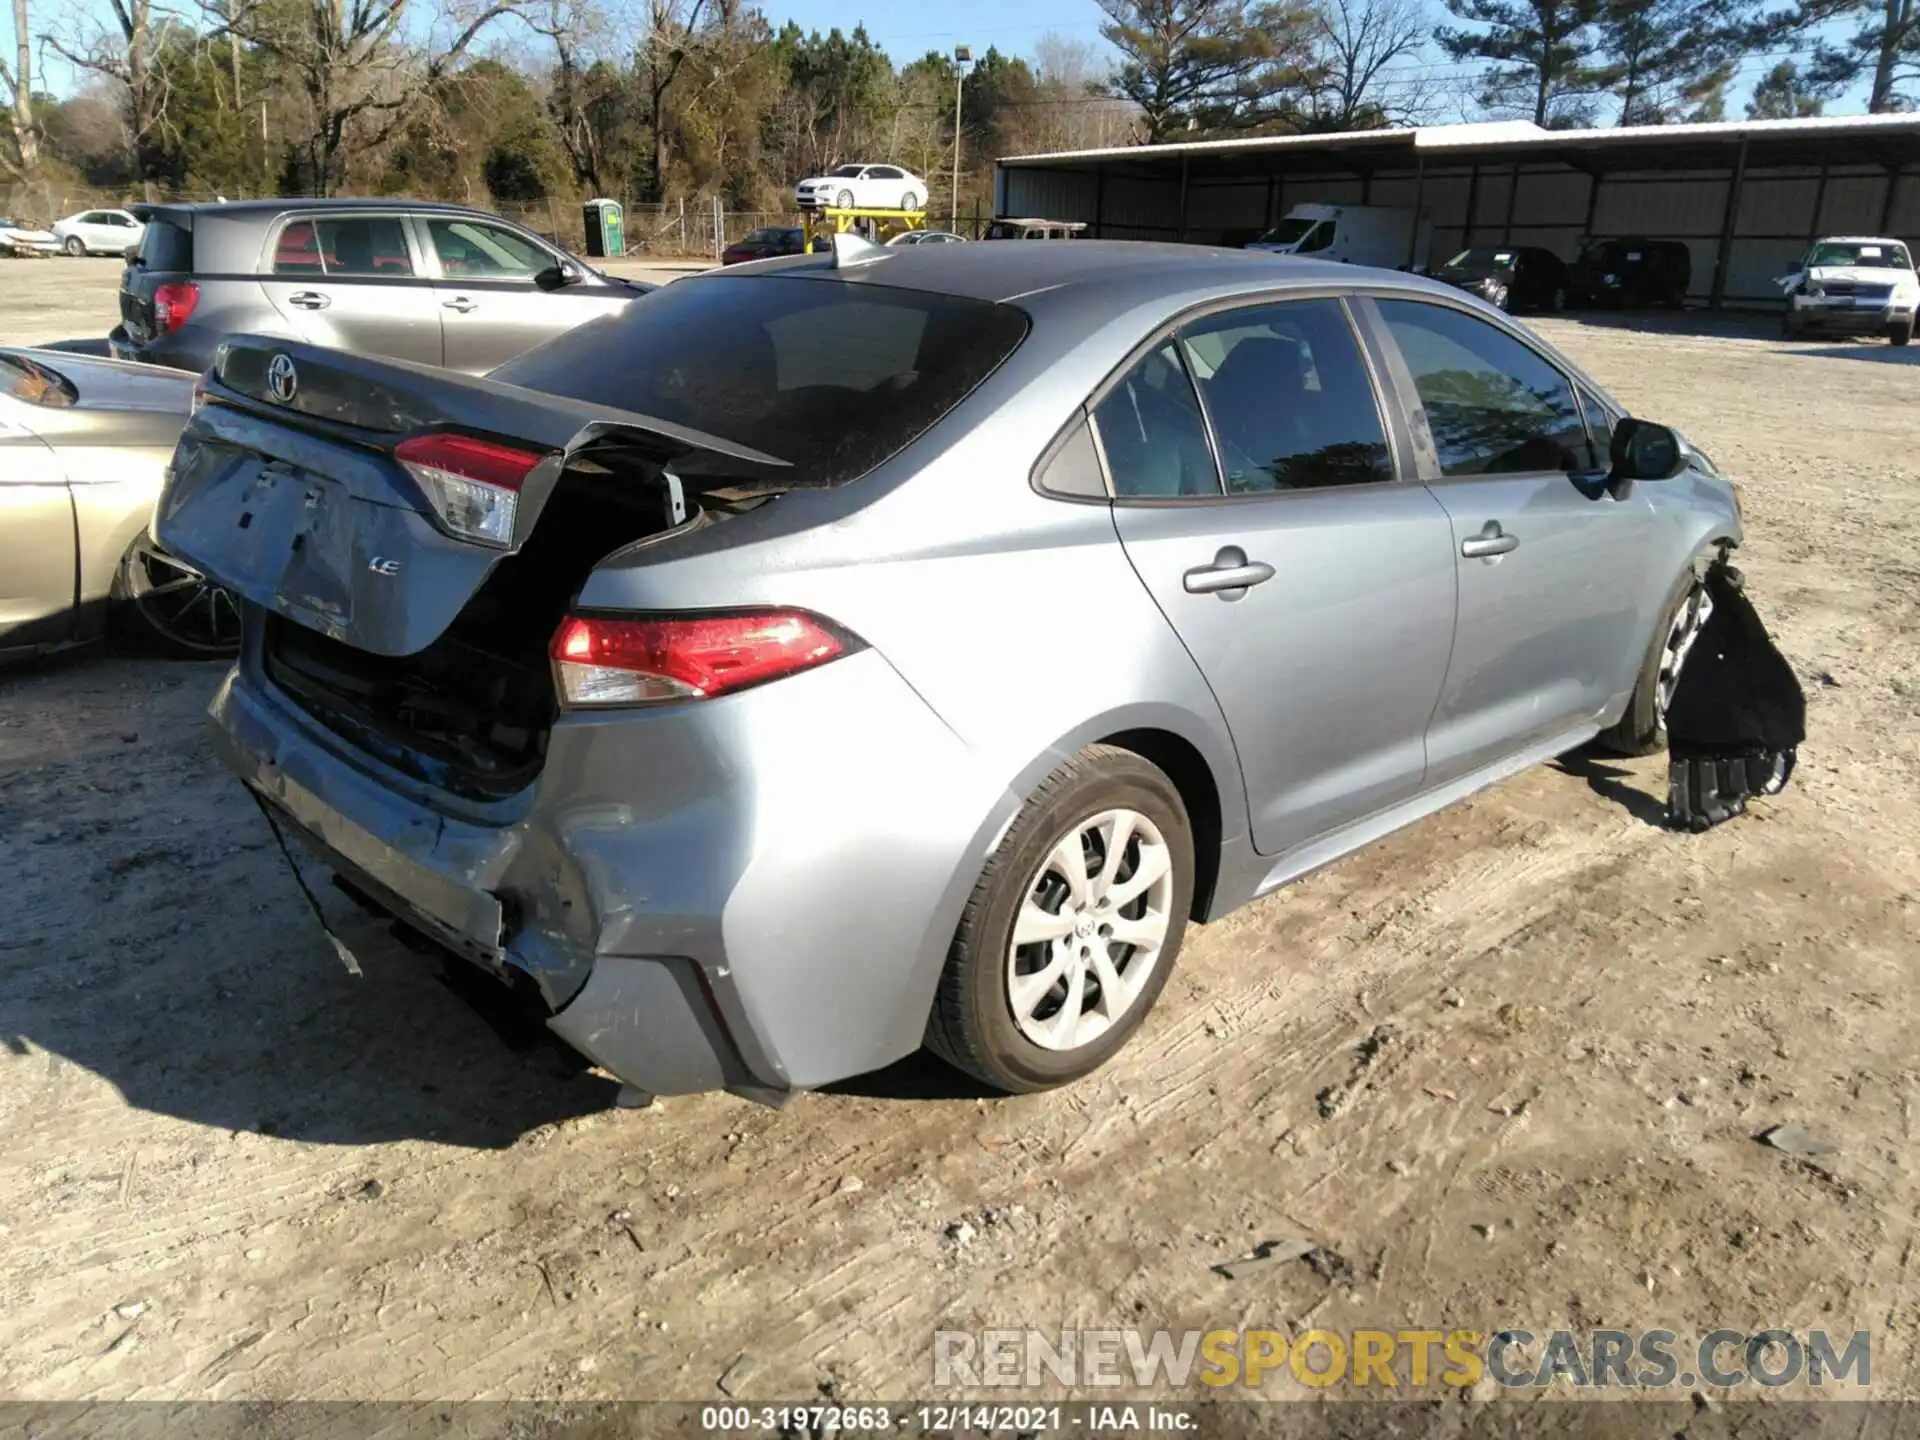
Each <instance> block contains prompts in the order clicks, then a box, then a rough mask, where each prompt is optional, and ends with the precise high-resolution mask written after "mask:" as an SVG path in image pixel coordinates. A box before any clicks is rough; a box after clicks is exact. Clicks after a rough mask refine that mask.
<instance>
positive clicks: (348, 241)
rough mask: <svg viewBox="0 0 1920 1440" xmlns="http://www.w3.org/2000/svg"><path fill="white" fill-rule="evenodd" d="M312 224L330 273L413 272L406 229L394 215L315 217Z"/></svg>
mask: <svg viewBox="0 0 1920 1440" xmlns="http://www.w3.org/2000/svg"><path fill="white" fill-rule="evenodd" d="M314 228H315V229H316V231H317V232H318V234H319V240H320V254H321V258H322V260H323V262H324V263H325V265H326V267H327V273H328V274H329V275H391V276H395V277H404V276H408V275H411V274H413V261H412V259H411V258H410V257H409V256H408V254H407V236H406V231H405V229H404V228H403V227H402V226H401V224H400V221H399V220H398V219H397V218H395V217H394V216H391V215H353V216H345V217H342V218H339V219H334V220H321V221H318V222H316V225H315V227H314Z"/></svg>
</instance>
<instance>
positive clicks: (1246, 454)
mask: <svg viewBox="0 0 1920 1440" xmlns="http://www.w3.org/2000/svg"><path fill="white" fill-rule="evenodd" d="M1181 340H1182V343H1183V344H1184V345H1185V346H1186V347H1187V361H1188V365H1189V367H1190V368H1191V369H1192V371H1193V373H1194V375H1195V376H1196V377H1197V378H1198V381H1199V385H1200V393H1201V394H1202V395H1203V396H1204V397H1205V398H1206V402H1207V415H1208V417H1209V418H1210V419H1211V420H1212V421H1213V433H1214V437H1215V438H1216V439H1217V440H1218V441H1219V445H1220V463H1221V467H1222V468H1223V469H1224V470H1225V471H1226V477H1227V490H1228V492H1229V493H1238V494H1246V493H1252V492H1258V491H1265V490H1316V489H1320V488H1323V487H1326V486H1331V485H1371V484H1377V483H1379V482H1381V481H1385V480H1391V479H1393V465H1392V462H1391V461H1390V459H1389V458H1388V453H1387V436H1386V431H1385V429H1384V428H1383V427H1382V425H1381V423H1380V406H1379V403H1378V401H1377V400H1376V398H1375V396H1374V391H1373V381H1372V378H1371V377H1370V376H1369V375H1368V374H1367V367H1366V362H1365V361H1364V360H1363V359H1362V358H1361V355H1360V344H1359V341H1358V340H1356V339H1355V338H1354V334H1353V327H1352V326H1351V325H1349V324H1348V323H1347V316H1346V311H1345V310H1344V309H1343V308H1342V307H1341V304H1340V302H1339V301H1338V300H1290V301H1287V302H1285V303H1284V304H1279V305H1262V306H1258V307H1255V308H1250V309H1246V310H1231V311H1228V312H1226V313H1225V314H1222V315H1214V316H1210V317H1209V318H1207V319H1205V320H1202V321H1199V322H1198V323H1196V324H1194V325H1192V326H1190V327H1188V328H1187V330H1185V331H1184V332H1182V335H1181Z"/></svg>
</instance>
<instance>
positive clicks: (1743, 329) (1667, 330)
mask: <svg viewBox="0 0 1920 1440" xmlns="http://www.w3.org/2000/svg"><path fill="white" fill-rule="evenodd" d="M1529 318H1531V317H1529ZM1551 318H1552V319H1554V320H1559V321H1562V322H1565V323H1567V324H1572V325H1585V326H1589V327H1592V328H1594V329H1600V330H1632V331H1638V332H1640V333H1642V334H1648V335H1694V336H1700V337H1702V338H1707V339H1740V340H1778V339H1780V317H1779V313H1778V312H1777V311H1776V312H1774V313H1773V314H1764V313H1759V312H1737V313H1734V314H1726V313H1724V312H1723V313H1721V314H1718V315H1716V314H1713V313H1712V312H1710V311H1706V310H1563V311H1561V312H1560V313H1559V314H1558V315H1555V316H1552V317H1551Z"/></svg>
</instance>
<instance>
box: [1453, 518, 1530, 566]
mask: <svg viewBox="0 0 1920 1440" xmlns="http://www.w3.org/2000/svg"><path fill="white" fill-rule="evenodd" d="M1519 548H1520V537H1519V536H1518V535H1509V534H1507V533H1506V532H1505V531H1503V530H1502V529H1501V528H1500V522H1499V521H1498V520H1489V521H1487V523H1486V524H1485V525H1483V526H1481V527H1480V533H1479V534H1478V535H1469V536H1468V537H1467V538H1466V539H1464V540H1462V541H1461V542H1460V553H1461V554H1462V555H1464V556H1466V557H1467V558H1468V559H1469V560H1493V559H1497V558H1498V557H1499V556H1502V555H1504V554H1506V553H1507V552H1508V551H1509V550H1518V549H1519Z"/></svg>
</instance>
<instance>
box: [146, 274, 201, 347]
mask: <svg viewBox="0 0 1920 1440" xmlns="http://www.w3.org/2000/svg"><path fill="white" fill-rule="evenodd" d="M199 303H200V287H199V286H198V285H196V284H194V283H193V281H191V280H170V281H168V282H167V283H166V284H165V285H156V286H154V287H153V323H154V327H155V328H156V329H157V330H158V331H159V332H160V333H161V334H162V335H167V334H171V333H172V332H173V331H175V330H178V329H179V328H180V327H181V326H182V325H184V324H186V323H187V321H189V320H191V319H192V318H193V310H194V307H195V306H196V305H198V304H199Z"/></svg>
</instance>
